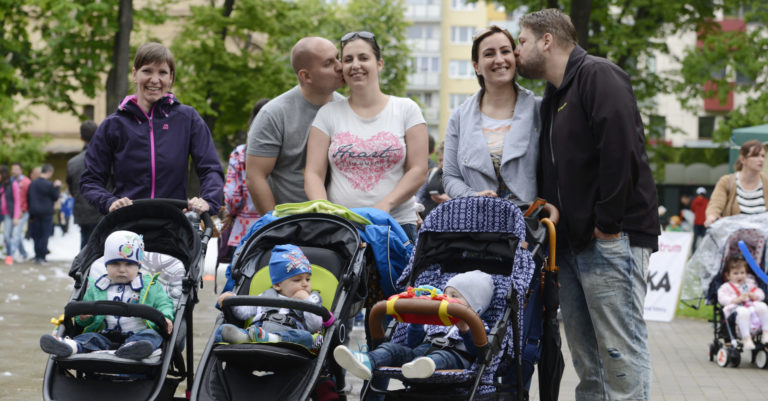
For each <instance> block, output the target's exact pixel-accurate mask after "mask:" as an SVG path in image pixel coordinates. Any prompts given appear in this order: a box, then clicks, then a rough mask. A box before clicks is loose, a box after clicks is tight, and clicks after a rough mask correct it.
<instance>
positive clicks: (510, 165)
mask: <svg viewBox="0 0 768 401" xmlns="http://www.w3.org/2000/svg"><path fill="white" fill-rule="evenodd" d="M514 49H515V41H514V39H513V38H512V35H511V34H510V33H509V32H508V31H507V30H506V29H502V28H499V27H498V26H495V25H492V26H490V27H489V28H488V29H486V30H485V31H482V32H480V33H479V34H477V35H475V38H474V41H473V43H472V65H473V66H474V68H475V74H476V75H477V80H478V82H479V83H480V88H481V89H480V91H478V92H477V93H476V94H475V95H473V96H472V97H471V98H469V99H468V100H467V101H465V102H464V103H463V104H462V105H461V106H459V108H458V109H456V110H455V111H454V112H453V113H452V114H451V118H450V120H449V121H448V128H447V130H446V134H445V155H444V167H443V185H444V186H445V191H446V193H447V194H448V195H449V196H450V197H451V198H457V197H461V196H493V197H500V198H504V199H509V200H512V201H514V202H531V201H533V200H534V199H535V198H536V163H537V161H538V155H539V126H540V118H539V105H540V102H541V100H540V99H538V98H536V97H535V96H534V95H533V92H531V91H529V90H527V89H525V88H523V87H521V86H519V85H518V84H517V82H516V80H515V77H516V72H515V56H514V53H513V52H514Z"/></svg>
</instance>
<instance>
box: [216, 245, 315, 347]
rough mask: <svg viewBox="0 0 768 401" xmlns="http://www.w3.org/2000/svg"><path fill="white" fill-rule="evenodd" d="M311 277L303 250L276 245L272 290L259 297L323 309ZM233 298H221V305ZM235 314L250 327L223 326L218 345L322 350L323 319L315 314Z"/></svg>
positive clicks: (245, 310) (265, 310) (261, 309)
mask: <svg viewBox="0 0 768 401" xmlns="http://www.w3.org/2000/svg"><path fill="white" fill-rule="evenodd" d="M311 277H312V266H311V265H310V264H309V260H307V257H306V256H304V253H303V252H302V251H301V248H299V247H297V246H295V245H290V244H284V245H276V246H275V247H274V248H273V249H272V255H271V257H270V259H269V278H270V280H271V281H272V288H270V289H268V290H266V291H264V292H263V293H261V294H260V295H259V296H262V297H273V298H274V297H284V298H294V299H300V300H305V301H309V302H312V303H314V304H317V305H322V299H321V298H320V294H319V293H318V292H317V291H312V284H311V283H310V278H311ZM233 295H235V294H234V293H232V292H227V293H224V294H222V295H221V296H220V297H219V304H221V301H223V300H224V299H226V298H228V297H230V296H233ZM232 312H233V314H234V315H235V317H237V318H238V319H240V320H243V321H246V323H248V322H250V327H248V328H247V329H242V328H240V327H237V326H235V325H233V324H229V323H225V324H222V325H221V326H220V327H219V330H218V332H217V334H216V340H217V342H227V343H230V344H242V343H248V342H253V343H276V342H288V343H294V344H299V345H301V346H303V347H305V348H307V349H309V350H314V349H317V348H319V346H320V344H321V343H322V337H321V336H320V334H319V331H320V330H321V329H322V326H323V319H322V318H321V317H320V316H318V315H316V314H314V313H310V312H301V311H296V310H292V309H287V308H271V307H265V306H249V305H240V306H235V307H234V308H233V310H232Z"/></svg>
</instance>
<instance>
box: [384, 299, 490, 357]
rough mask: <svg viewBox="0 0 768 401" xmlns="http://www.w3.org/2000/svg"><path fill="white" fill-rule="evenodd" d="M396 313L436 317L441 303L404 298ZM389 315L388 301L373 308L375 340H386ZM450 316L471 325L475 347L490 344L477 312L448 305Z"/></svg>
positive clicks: (455, 305)
mask: <svg viewBox="0 0 768 401" xmlns="http://www.w3.org/2000/svg"><path fill="white" fill-rule="evenodd" d="M394 309H395V312H397V313H398V314H401V315H402V314H418V315H434V316H437V315H439V313H440V301H435V300H431V299H418V298H403V299H398V300H396V301H395V303H394ZM386 314H387V301H379V302H377V303H376V305H374V306H373V308H371V317H370V321H369V325H370V329H371V338H372V339H374V340H384V328H383V326H382V322H383V319H384V316H385V315H386ZM448 315H450V316H453V317H456V318H459V319H461V320H463V321H464V322H466V323H467V324H468V325H469V330H470V332H471V333H472V341H473V342H474V343H475V346H476V347H478V348H480V347H484V346H486V345H487V344H488V337H487V336H486V334H485V325H484V324H483V321H482V320H481V319H480V316H478V315H477V313H476V312H475V311H473V310H472V309H470V308H469V307H467V306H466V305H462V304H459V303H450V304H448Z"/></svg>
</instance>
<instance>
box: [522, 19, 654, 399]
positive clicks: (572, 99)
mask: <svg viewBox="0 0 768 401" xmlns="http://www.w3.org/2000/svg"><path fill="white" fill-rule="evenodd" d="M520 26H521V28H522V31H521V32H520V37H519V42H520V43H519V45H518V47H517V49H516V50H515V57H516V63H517V69H518V72H519V73H520V75H522V76H523V77H526V78H532V79H545V80H547V82H548V84H547V88H546V90H545V93H544V100H543V102H542V106H541V119H542V132H541V140H540V155H541V156H540V164H539V167H540V168H539V194H540V196H542V197H544V198H545V199H547V200H548V201H550V202H551V203H553V204H554V205H555V206H557V207H558V208H559V209H560V216H561V217H560V223H559V224H558V226H557V231H558V233H557V234H558V235H557V241H558V244H557V245H558V247H557V248H558V249H557V250H558V259H557V260H558V261H559V262H560V281H561V285H562V288H561V290H560V301H561V311H562V316H563V321H564V323H565V334H566V338H567V340H568V344H569V347H570V349H571V353H572V357H573V364H574V367H575V369H576V372H577V374H578V376H579V379H580V382H579V385H578V386H577V387H576V399H577V400H619V399H621V400H647V399H648V398H649V393H650V381H651V378H650V369H651V367H650V357H649V351H648V332H647V328H646V325H645V321H644V320H643V304H644V301H645V292H646V286H647V284H646V276H647V274H648V259H649V257H650V254H651V252H653V251H655V250H657V248H658V235H659V234H660V232H659V220H658V218H659V217H658V211H657V197H656V187H655V184H654V182H653V176H652V174H651V170H650V167H649V165H648V157H647V155H646V153H645V146H644V138H645V137H644V132H643V123H642V121H641V118H640V113H639V112H638V109H637V101H636V100H635V96H634V93H633V92H632V85H631V83H630V81H629V77H628V76H627V74H626V73H625V72H624V71H622V70H621V68H619V67H617V66H616V65H615V64H613V63H611V62H610V61H608V60H606V59H604V58H600V57H594V56H590V55H588V54H587V52H586V51H585V50H584V49H582V48H581V47H579V46H578V45H577V43H576V30H575V29H574V27H573V25H572V24H571V21H570V18H568V16H567V15H565V14H563V13H562V12H560V11H558V10H556V9H547V10H541V11H537V12H533V13H530V14H527V15H525V16H524V17H522V18H521V20H520Z"/></svg>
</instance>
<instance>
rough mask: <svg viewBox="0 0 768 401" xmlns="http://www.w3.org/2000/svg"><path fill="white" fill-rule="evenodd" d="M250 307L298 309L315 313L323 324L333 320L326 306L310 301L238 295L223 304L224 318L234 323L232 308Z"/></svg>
mask: <svg viewBox="0 0 768 401" xmlns="http://www.w3.org/2000/svg"><path fill="white" fill-rule="evenodd" d="M241 305H248V306H269V307H273V308H288V309H297V310H300V311H304V312H310V313H314V314H315V315H318V316H320V317H321V318H323V322H328V321H330V319H331V318H332V316H333V315H331V312H330V311H329V310H328V309H325V307H324V306H322V305H318V304H315V303H312V302H309V301H303V300H300V299H292V298H288V299H284V298H270V297H259V296H253V295H237V296H233V297H229V298H226V299H224V301H222V302H221V310H222V312H224V316H225V317H226V318H227V320H228V321H234V320H237V319H235V317H234V315H233V314H232V308H233V307H235V306H241Z"/></svg>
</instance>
